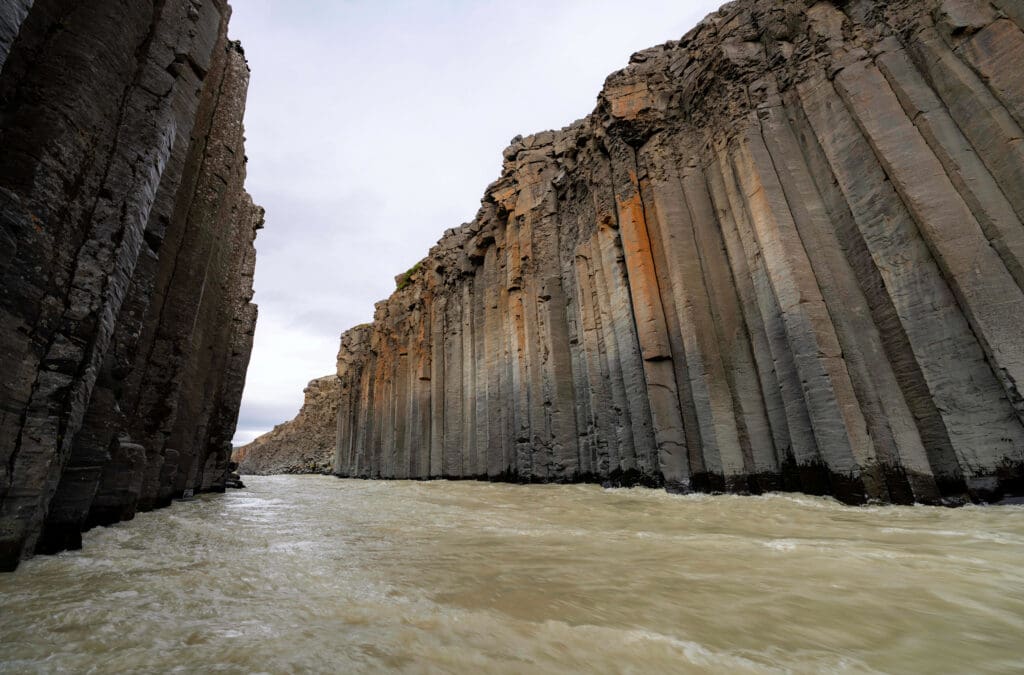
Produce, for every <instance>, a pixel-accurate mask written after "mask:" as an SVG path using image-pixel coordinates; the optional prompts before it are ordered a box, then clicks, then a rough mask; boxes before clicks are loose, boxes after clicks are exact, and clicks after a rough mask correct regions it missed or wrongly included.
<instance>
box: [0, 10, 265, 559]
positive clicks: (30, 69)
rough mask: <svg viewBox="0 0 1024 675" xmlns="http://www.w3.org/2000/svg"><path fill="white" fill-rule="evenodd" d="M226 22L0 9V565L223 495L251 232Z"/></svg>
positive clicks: (239, 101)
mask: <svg viewBox="0 0 1024 675" xmlns="http://www.w3.org/2000/svg"><path fill="white" fill-rule="evenodd" d="M29 6H31V9H30V10H29ZM229 14H230V10H229V8H228V6H227V4H226V3H225V2H223V1H220V0H209V1H207V2H197V1H195V0H161V1H159V2H157V1H137V0H131V1H128V0H94V1H91V2H67V1H66V0H35V2H34V3H33V2H21V1H18V0H15V1H14V2H7V3H5V4H4V8H3V9H2V10H0V50H2V54H0V58H3V70H2V72H0V147H2V148H3V151H2V152H0V239H2V240H0V370H2V372H3V373H4V377H3V378H2V381H0V570H10V569H13V568H14V567H15V566H17V564H18V561H19V560H20V559H21V558H23V557H26V556H28V555H30V554H32V553H33V552H34V551H40V552H52V551H57V550H60V549H62V548H68V547H77V546H80V542H81V536H80V532H81V531H82V530H83V529H86V528H88V527H91V526H93V525H97V524H107V523H112V522H115V521H118V520H122V519H128V518H131V517H132V516H133V515H134V513H135V512H136V510H140V509H141V510H145V509H151V508H155V507H157V506H162V505H165V504H168V503H169V502H170V501H171V500H172V498H174V497H176V496H180V495H181V494H182V493H183V492H185V491H187V490H195V491H200V490H223V488H224V480H225V474H226V472H227V468H228V461H229V455H230V439H231V437H232V435H233V433H234V427H235V423H236V419H237V414H238V406H239V402H240V398H241V393H242V385H243V382H244V379H245V371H246V367H247V365H248V359H249V351H250V348H251V344H252V335H253V329H254V325H255V321H256V307H255V306H254V305H252V304H251V303H250V300H251V298H252V275H253V268H254V264H255V250H254V248H253V240H254V237H255V233H256V230H257V229H259V228H260V227H261V225H262V222H263V212H262V209H260V208H258V207H256V206H254V205H253V203H252V200H251V199H250V198H249V196H248V195H247V194H246V193H245V190H244V188H243V182H244V179H245V154H244V149H243V130H242V113H243V108H244V105H245V95H246V90H247V86H248V78H249V71H248V67H247V66H246V63H245V58H244V56H243V55H242V51H241V48H240V47H239V45H238V44H237V43H233V42H229V41H228V40H227V37H226V35H227V22H228V17H229ZM9 33H11V34H13V33H16V37H13V35H12V37H13V39H11V40H8V38H7V36H8V34H9ZM8 49H9V53H8Z"/></svg>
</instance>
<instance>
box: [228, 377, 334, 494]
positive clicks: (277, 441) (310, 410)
mask: <svg viewBox="0 0 1024 675" xmlns="http://www.w3.org/2000/svg"><path fill="white" fill-rule="evenodd" d="M340 384H341V383H340V381H339V380H338V377H337V376H336V375H328V376H327V377H321V378H319V379H317V380H313V381H312V382H310V383H309V384H308V385H306V389H305V391H304V392H303V393H304V394H305V397H306V398H305V402H304V403H303V404H302V409H301V410H300V411H299V414H298V415H297V416H296V417H295V419H293V420H292V421H290V422H285V423H284V424H279V425H277V426H276V427H274V429H273V430H272V431H270V432H268V433H266V434H263V435H262V436H260V437H259V438H257V439H256V440H255V441H253V442H252V443H249V444H248V445H243V446H242V447H240V448H236V449H235V451H234V455H232V459H233V460H234V461H236V462H238V471H239V473H243V474H257V475H265V474H280V473H330V472H331V469H332V467H333V465H334V447H335V431H336V428H337V422H336V420H337V419H338V404H339V402H340V399H339V394H340Z"/></svg>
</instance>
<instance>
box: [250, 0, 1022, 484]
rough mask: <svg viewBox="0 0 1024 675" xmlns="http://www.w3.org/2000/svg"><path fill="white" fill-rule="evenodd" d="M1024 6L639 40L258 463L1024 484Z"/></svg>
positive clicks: (524, 150)
mask: <svg viewBox="0 0 1024 675" xmlns="http://www.w3.org/2000/svg"><path fill="white" fill-rule="evenodd" d="M1022 25H1024V10H1022V7H1021V4H1020V3H1019V2H1017V1H1016V0H993V1H992V2H988V1H983V0H913V1H911V0H897V1H895V2H871V1H868V0H854V1H850V2H827V1H823V2H811V1H807V0H805V1H800V2H787V3H779V2H774V1H771V0H740V1H738V2H732V3H729V4H727V5H725V6H724V7H722V9H721V10H719V11H718V12H717V13H715V14H712V15H710V16H708V17H707V19H705V20H704V21H703V22H702V23H701V24H700V25H698V26H697V27H696V28H695V29H694V30H693V31H691V32H690V33H688V34H687V35H686V36H684V37H683V38H682V39H680V40H678V41H673V42H668V43H666V44H663V45H660V46H657V47H653V48H650V49H647V50H644V51H641V52H638V53H636V54H634V55H633V56H632V58H631V59H630V62H629V65H628V66H627V67H626V68H624V69H623V70H621V71H619V72H616V73H614V74H612V75H611V76H610V77H608V79H607V81H606V83H605V86H604V89H603V91H602V92H601V93H600V95H599V97H598V104H597V108H596V109H595V110H594V112H593V113H592V114H591V115H589V116H588V117H586V118H584V119H582V120H580V121H578V122H576V123H574V124H572V125H571V126H569V127H566V128H564V129H561V130H559V131H546V132H542V133H538V134H535V135H532V136H528V137H517V138H516V139H514V140H513V142H512V144H511V146H509V147H508V148H507V149H506V150H505V152H504V166H503V170H502V173H501V176H500V177H499V178H498V180H497V181H495V182H494V183H493V184H492V185H490V186H489V187H488V188H487V190H486V192H485V194H484V197H483V200H482V202H481V207H480V210H479V213H478V215H477V216H476V218H475V219H474V220H473V221H472V222H469V223H466V224H464V225H462V226H460V227H458V228H455V229H452V230H449V231H448V232H446V233H445V234H444V236H443V238H442V239H441V240H440V242H439V243H438V244H437V245H436V246H435V247H434V248H433V249H431V250H430V252H429V255H428V256H427V257H426V258H424V259H423V260H422V261H421V262H420V263H418V264H417V265H416V266H415V267H413V268H412V269H411V270H409V271H408V272H407V273H405V274H402V275H399V277H398V278H397V279H396V285H397V290H396V291H395V293H394V294H393V295H392V296H391V297H390V298H388V299H387V300H385V301H382V302H380V303H378V304H377V306H376V312H375V316H374V322H373V323H372V325H367V326H359V327H357V328H354V329H352V330H351V331H349V332H347V333H345V334H344V335H343V336H342V338H341V346H340V351H339V354H338V360H337V381H338V386H339V394H338V397H337V400H336V401H335V400H330V401H328V400H327V399H323V398H321V399H318V400H311V399H310V398H309V396H308V392H307V402H306V406H305V407H304V408H303V413H302V414H301V415H300V417H299V418H298V419H297V420H295V421H293V422H291V423H289V424H287V425H284V426H283V427H279V428H278V429H277V430H275V431H274V432H273V434H275V435H276V437H275V436H270V437H264V438H263V439H261V440H258V441H257V442H256V443H255V444H253V445H251V446H248V447H247V448H245V449H244V450H243V452H242V453H241V455H240V456H244V461H245V462H246V463H249V464H251V465H253V466H256V465H257V464H258V463H259V462H260V461H261V460H259V457H260V456H265V457H270V456H271V455H274V456H275V457H276V459H275V460H274V461H277V462H280V461H281V456H282V454H284V455H287V454H288V453H290V452H293V451H292V450H289V448H302V449H303V450H302V451H303V452H310V451H311V448H312V447H313V446H314V445H317V444H319V443H321V439H322V438H323V436H324V434H325V433H326V434H329V435H331V436H333V437H334V438H335V442H336V449H335V456H334V459H333V467H332V471H333V472H334V473H335V474H336V475H338V476H342V477H357V478H373V479H430V478H449V479H461V478H475V479H487V480H507V481H519V482H581V481H593V482H601V483H604V484H606V485H648V486H664V487H665V488H667V489H668V490H670V491H674V492H690V491H707V492H738V493H760V492H766V491H775V490H785V491H801V492H805V493H809V494H814V495H832V496H834V497H836V498H838V499H839V500H841V501H843V502H846V503H850V504H862V503H867V502H880V503H903V504H908V503H915V502H917V503H925V504H940V503H942V504H962V503H966V502H967V501H975V502H992V501H998V500H1000V499H1002V498H1004V497H1012V496H1015V495H1021V494H1024V396H1022V387H1024V384H1022V383H1024V290H1022V289H1024V226H1022V220H1024V132H1022V125H1024V31H1022ZM320 382H323V381H322V380H321V381H320ZM328 404H329V406H330V409H328V407H327V406H328ZM334 406H337V411H338V412H337V415H336V428H332V427H334V424H335V421H334V420H333V417H334V414H333V410H334ZM314 408H316V410H314ZM314 420H319V422H318V424H323V425H324V426H323V427H320V428H318V429H317V430H316V431H315V432H314V431H313V430H312V427H311V423H312V422H313V421H314ZM314 436H315V438H314ZM303 438H307V439H308V441H305V442H304V441H302V440H301V439H303ZM318 447H319V446H318ZM275 453H276V454H275ZM306 461H307V460H306V459H302V460H301V461H291V462H290V465H292V466H297V465H300V464H303V463H305V462H306ZM284 463H285V464H289V462H288V461H285V462H284ZM264 465H266V464H264Z"/></svg>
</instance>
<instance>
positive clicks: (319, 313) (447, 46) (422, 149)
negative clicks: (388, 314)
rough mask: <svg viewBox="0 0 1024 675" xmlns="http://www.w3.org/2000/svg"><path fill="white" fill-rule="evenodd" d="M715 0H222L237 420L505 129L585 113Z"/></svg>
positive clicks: (317, 353)
mask: <svg viewBox="0 0 1024 675" xmlns="http://www.w3.org/2000/svg"><path fill="white" fill-rule="evenodd" d="M719 4H720V1H719V0H711V1H708V0H697V1H690V2H687V1H681V0H629V1H626V2H624V1H623V0H547V1H546V2H544V1H539V0H505V1H503V2H498V1H497V0H479V1H474V2H470V1H468V0H431V1H429V2H428V1H426V0H421V1H419V2H413V1H400V0H234V2H233V3H232V5H233V7H234V14H233V16H232V19H231V30H230V33H231V37H232V38H233V39H236V40H241V41H242V45H243V47H244V48H245V54H246V57H247V58H248V60H249V66H250V68H251V70H252V76H251V81H250V85H249V97H248V104H247V106H246V113H245V127H246V155H247V156H248V158H249V163H248V178H247V181H246V185H247V188H248V190H249V192H250V193H251V194H252V195H253V197H254V199H255V200H256V202H257V203H259V204H261V205H262V206H263V207H264V208H266V211H267V222H266V228H265V229H263V230H261V231H260V233H259V236H258V238H257V240H256V250H257V255H256V281H255V284H256V297H255V302H256V303H257V304H259V308H260V309H259V321H258V323H257V326H256V340H255V346H254V348H253V352H252V361H251V363H250V366H249V373H248V376H247V379H246V387H245V394H244V397H243V401H242V409H241V413H240V417H239V422H238V431H237V433H236V435H235V439H234V443H235V445H241V444H244V443H247V442H249V441H251V440H252V439H253V438H255V437H256V436H258V435H260V434H262V433H265V432H267V431H269V430H270V429H272V428H273V427H274V425H276V424H279V423H281V422H284V421H287V420H289V419H291V418H292V417H294V416H295V414H296V413H297V412H298V410H299V408H300V407H301V405H302V398H303V395H302V390H303V388H304V387H305V386H306V383H307V382H308V381H309V380H312V379H314V378H317V377H323V376H325V375H329V374H331V373H333V372H334V367H335V356H336V355H337V351H338V338H339V336H340V334H341V333H342V332H344V331H345V330H347V329H348V328H351V327H352V326H355V325H357V324H360V323H366V322H368V321H370V320H371V319H372V318H373V305H374V303H375V302H377V301H379V300H382V299H384V298H386V297H388V296H389V295H390V294H391V293H392V291H394V289H395V281H394V278H395V276H396V275H398V274H400V273H402V272H404V271H405V270H407V269H409V268H410V267H412V266H413V265H414V264H415V263H416V262H417V261H419V260H420V259H421V258H423V257H424V256H425V255H426V254H427V251H428V250H429V248H430V247H431V246H432V245H433V244H435V243H436V242H437V240H438V239H440V237H441V235H442V234H443V233H444V231H445V230H446V229H448V228H450V227H457V226H458V225H461V224H462V223H464V222H466V221H468V220H471V219H472V218H473V217H474V215H475V214H476V212H477V209H478V208H479V206H480V198H481V197H482V196H483V193H484V188H486V187H487V185H488V184H490V183H491V182H492V181H494V180H495V179H497V178H498V176H499V174H500V172H501V153H502V150H504V148H505V147H506V146H507V145H508V143H509V141H510V140H511V139H512V138H513V137H514V136H516V135H517V134H523V135H527V134H531V133H536V132H538V131H543V130H545V129H558V128H561V127H564V126H566V125H568V124H570V123H571V122H573V121H574V120H576V119H579V118H581V117H584V116H586V115H587V114H589V113H590V112H591V111H592V110H593V109H594V106H595V103H596V99H597V94H598V92H599V91H600V90H601V86H602V84H603V82H604V79H605V78H606V77H607V76H608V75H609V74H611V73H612V72H614V71H616V70H618V69H620V68H623V67H625V66H626V64H627V63H628V62H629V56H630V54H632V53H633V52H635V51H639V50H641V49H645V48H647V47H651V46H654V45H658V44H661V43H664V42H666V41H667V40H676V39H679V38H680V37H682V36H683V35H684V34H685V33H686V32H687V31H688V30H689V29H690V28H692V27H693V26H695V25H696V24H697V23H698V22H699V21H700V20H701V19H702V18H703V17H704V16H705V15H707V14H708V13H710V12H712V11H714V10H716V9H717V8H718V5H719Z"/></svg>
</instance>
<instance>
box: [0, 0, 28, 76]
mask: <svg viewBox="0 0 1024 675" xmlns="http://www.w3.org/2000/svg"><path fill="white" fill-rule="evenodd" d="M31 8H32V0H7V1H6V2H5V3H4V4H3V6H2V7H0V71H2V70H3V67H4V62H5V61H6V60H7V54H8V53H9V52H10V51H11V45H12V44H13V43H14V40H15V38H17V37H18V31H20V30H21V24H22V22H23V21H24V20H25V17H26V16H28V12H29V10H30V9H31Z"/></svg>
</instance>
